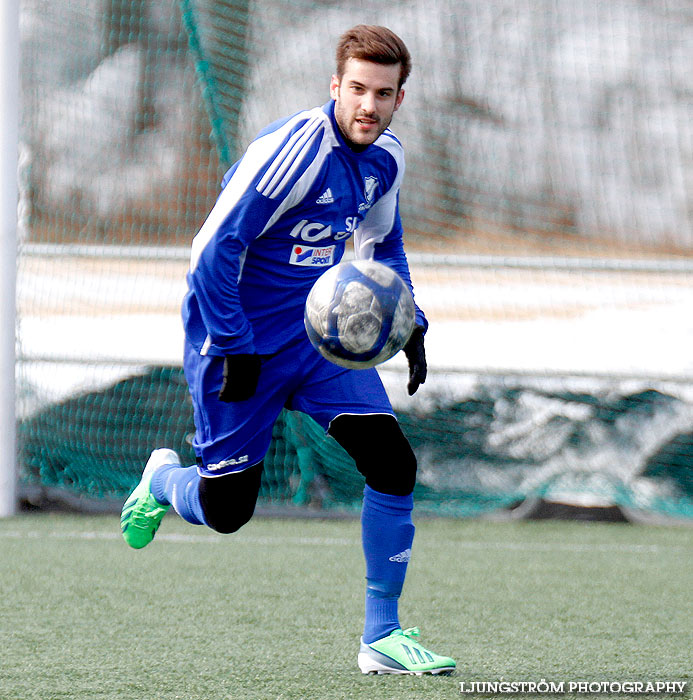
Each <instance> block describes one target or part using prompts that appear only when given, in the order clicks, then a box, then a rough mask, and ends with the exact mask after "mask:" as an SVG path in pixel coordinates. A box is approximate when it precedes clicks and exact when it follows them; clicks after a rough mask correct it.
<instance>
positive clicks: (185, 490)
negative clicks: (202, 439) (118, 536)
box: [121, 449, 262, 549]
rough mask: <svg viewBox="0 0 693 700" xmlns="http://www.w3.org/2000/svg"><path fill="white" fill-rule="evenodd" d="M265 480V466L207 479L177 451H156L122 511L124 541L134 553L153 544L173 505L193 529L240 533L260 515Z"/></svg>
mask: <svg viewBox="0 0 693 700" xmlns="http://www.w3.org/2000/svg"><path fill="white" fill-rule="evenodd" d="M261 476H262V462H259V463H258V464H255V465H254V466H252V467H249V468H248V469H245V470H243V471H240V472H232V473H230V474H225V475H224V476H218V477H205V476H201V475H200V473H199V472H198V469H197V466H192V467H183V466H182V465H181V463H180V460H179V459H178V455H177V454H176V453H175V452H174V451H173V450H168V449H158V450H154V452H152V455H151V457H150V458H149V461H148V462H147V466H146V467H145V469H144V472H143V474H142V479H141V480H140V483H139V484H138V485H137V487H136V488H135V490H134V491H133V492H132V494H131V495H130V497H129V498H128V500H127V501H126V503H125V506H124V507H123V514H122V516H121V529H122V532H123V538H124V539H125V541H126V542H127V543H128V544H129V545H130V546H131V547H133V548H135V549H141V548H142V547H145V546H146V545H148V544H149V543H150V542H151V541H152V540H153V539H154V535H155V534H156V531H157V529H158V528H159V525H160V523H161V519H162V518H163V517H164V515H165V514H166V512H167V511H168V509H169V508H170V506H173V507H174V509H175V511H176V512H177V513H178V515H180V516H181V518H183V520H186V521H187V522H189V523H191V524H192V525H207V526H209V527H210V528H212V529H213V530H216V531H217V532H221V533H224V534H228V533H231V532H236V530H238V529H240V528H241V527H242V526H243V525H245V524H246V523H247V522H248V521H249V520H250V518H252V516H253V513H254V512H255V503H256V502H257V497H258V494H259V492H260V481H261Z"/></svg>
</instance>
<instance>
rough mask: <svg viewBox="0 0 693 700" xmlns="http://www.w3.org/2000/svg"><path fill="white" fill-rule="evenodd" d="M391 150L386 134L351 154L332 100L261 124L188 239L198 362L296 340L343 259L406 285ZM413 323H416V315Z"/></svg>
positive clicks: (191, 336) (398, 174)
mask: <svg viewBox="0 0 693 700" xmlns="http://www.w3.org/2000/svg"><path fill="white" fill-rule="evenodd" d="M403 174H404V156H403V151H402V146H401V144H400V142H399V141H398V140H397V138H396V137H395V135H394V134H393V133H392V132H391V131H390V130H389V129H387V130H386V131H385V132H384V133H383V134H382V135H381V136H380V137H379V138H378V139H377V140H376V141H375V143H373V144H371V145H370V146H368V147H367V148H366V149H364V150H363V151H361V152H358V153H356V152H354V151H353V150H352V149H350V148H349V147H348V146H347V144H346V143H345V141H344V139H343V138H342V135H341V133H340V131H339V128H338V127H337V123H336V122H335V118H334V102H332V101H330V102H328V103H327V104H326V105H324V106H323V107H316V108H315V109H312V110H307V111H303V112H299V113H298V114H295V115H293V116H291V117H289V118H287V119H283V120H280V121H278V122H275V123H273V124H271V125H270V126H268V127H267V128H266V129H264V130H263V131H262V132H260V134H258V136H257V137H256V138H255V139H254V140H253V142H252V143H251V144H250V146H249V147H248V150H247V151H246V153H245V155H244V156H243V157H242V158H241V159H240V160H239V161H238V162H236V163H235V164H234V165H233V166H232V167H231V168H230V169H229V171H228V172H227V173H226V175H225V176H224V179H223V181H222V187H223V189H222V191H221V194H220V195H219V198H218V199H217V202H216V204H215V206H214V208H213V209H212V211H211V212H210V214H209V216H208V218H207V220H206V221H205V223H204V224H203V226H202V228H201V229H200V231H199V233H198V234H197V235H196V236H195V238H194V240H193V244H192V251H191V256H190V269H189V272H188V275H187V281H188V293H187V294H186V296H185V300H184V302H183V323H184V327H185V332H186V337H187V339H188V341H189V342H190V343H192V345H193V347H195V348H196V349H197V350H198V351H199V352H200V353H201V354H209V355H226V354H234V353H252V352H258V353H260V354H269V353H273V352H276V351H277V350H279V349H281V348H283V347H286V346H287V345H288V344H290V343H292V342H294V341H295V340H296V339H297V338H299V337H300V336H301V335H303V334H305V329H304V326H303V309H304V305H305V300H306V297H307V296H308V293H309V292H310V289H311V287H312V286H313V284H314V282H315V281H316V280H317V278H318V277H319V276H320V275H321V274H322V273H323V272H324V271H325V270H326V269H327V268H328V267H331V266H332V265H335V264H336V263H338V262H339V261H340V260H341V259H342V256H343V255H344V249H345V245H346V241H347V240H348V239H349V238H351V237H352V236H353V240H354V252H355V256H356V257H357V258H375V259H376V260H379V261H381V262H384V263H385V264H387V265H389V266H390V267H392V268H393V269H395V270H396V271H397V272H398V273H399V274H400V275H401V277H402V278H403V279H404V280H405V281H406V283H407V284H408V285H409V287H410V288H411V278H410V274H409V267H408V264H407V259H406V256H405V254H404V248H403V245H402V224H401V220H400V216H399V208H398V198H399V188H400V183H401V181H402V176H403ZM417 323H418V324H420V325H422V326H424V327H426V326H427V325H428V324H427V322H426V319H425V317H424V315H423V313H422V312H421V310H420V309H418V307H417Z"/></svg>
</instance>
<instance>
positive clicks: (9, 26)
mask: <svg viewBox="0 0 693 700" xmlns="http://www.w3.org/2000/svg"><path fill="white" fill-rule="evenodd" d="M18 138H19V0H2V2H0V144H2V147H1V148H0V153H1V154H2V162H1V163H0V217H1V218H0V264H1V265H2V269H1V271H0V285H1V288H0V324H1V327H0V517H3V518H5V517H9V516H11V515H14V514H15V512H16V510H17V456H16V449H17V448H16V445H17V436H16V411H15V335H16V333H15V322H16V277H17V196H18V188H17V158H18Z"/></svg>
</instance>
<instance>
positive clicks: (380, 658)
mask: <svg viewBox="0 0 693 700" xmlns="http://www.w3.org/2000/svg"><path fill="white" fill-rule="evenodd" d="M418 636H419V628H418V627H410V628H409V629H406V630H395V631H394V632H392V633H391V634H390V635H389V636H387V637H383V638H382V639H378V640H376V641H375V642H372V643H371V644H365V643H364V642H363V640H361V648H360V649H359V657H358V662H359V668H360V669H361V673H402V674H409V675H413V676H422V675H424V674H429V673H430V674H432V675H435V676H437V675H449V674H450V673H452V672H453V671H454V670H455V668H456V666H457V664H456V663H455V661H454V660H453V659H451V658H449V657H448V656H439V655H438V654H434V653H433V652H432V651H429V650H428V649H426V648H425V647H423V646H422V645H421V644H419V642H418V641H417V638H418Z"/></svg>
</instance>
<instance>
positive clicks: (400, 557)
mask: <svg viewBox="0 0 693 700" xmlns="http://www.w3.org/2000/svg"><path fill="white" fill-rule="evenodd" d="M410 559H411V549H409V548H408V547H407V549H405V550H404V551H403V552H400V553H399V554H394V555H393V556H391V557H390V561H396V562H399V563H400V564H404V563H406V562H408V561H409V560H410Z"/></svg>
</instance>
